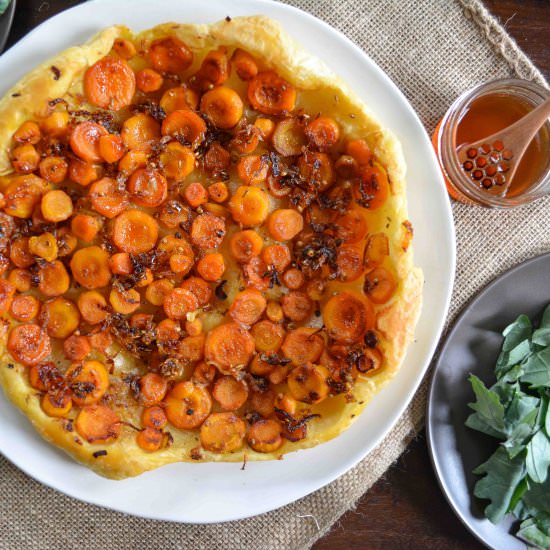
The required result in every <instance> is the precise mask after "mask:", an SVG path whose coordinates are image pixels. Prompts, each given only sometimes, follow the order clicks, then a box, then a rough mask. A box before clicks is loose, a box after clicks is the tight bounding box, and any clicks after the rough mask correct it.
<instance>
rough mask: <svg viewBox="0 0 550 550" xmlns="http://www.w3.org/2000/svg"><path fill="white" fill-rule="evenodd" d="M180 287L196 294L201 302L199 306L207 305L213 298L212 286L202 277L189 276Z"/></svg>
mask: <svg viewBox="0 0 550 550" xmlns="http://www.w3.org/2000/svg"><path fill="white" fill-rule="evenodd" d="M180 287H181V288H183V289H185V290H188V291H189V292H191V294H194V296H195V298H197V301H198V303H199V307H203V306H205V305H207V304H208V303H209V302H210V300H211V299H212V288H211V286H210V285H209V284H208V283H207V282H206V281H205V280H204V279H201V278H200V277H189V278H188V279H185V281H183V283H181V285H180Z"/></svg>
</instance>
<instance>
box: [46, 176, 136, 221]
mask: <svg viewBox="0 0 550 550" xmlns="http://www.w3.org/2000/svg"><path fill="white" fill-rule="evenodd" d="M50 192H51V193H52V192H54V191H50ZM88 197H89V198H90V200H91V202H92V208H93V209H94V210H95V211H96V212H98V213H99V214H101V215H102V216H105V217H106V218H109V219H111V218H114V217H116V216H118V215H119V214H121V213H122V212H124V210H126V209H127V208H128V205H129V204H130V201H129V200H128V194H127V193H126V191H125V189H124V188H121V186H120V185H118V184H117V182H116V180H114V179H113V178H101V179H100V180H97V181H96V182H94V183H93V184H92V186H91V187H90V191H89V193H88ZM42 203H44V199H42ZM42 208H44V207H42Z"/></svg>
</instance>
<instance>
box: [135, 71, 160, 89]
mask: <svg viewBox="0 0 550 550" xmlns="http://www.w3.org/2000/svg"><path fill="white" fill-rule="evenodd" d="M163 83H164V79H163V78H162V76H161V75H160V74H159V73H157V71H154V70H153V69H142V70H141V71H139V72H138V73H137V74H136V86H137V88H138V90H141V91H142V92H146V93H150V92H156V91H157V90H160V89H161V88H162V84H163Z"/></svg>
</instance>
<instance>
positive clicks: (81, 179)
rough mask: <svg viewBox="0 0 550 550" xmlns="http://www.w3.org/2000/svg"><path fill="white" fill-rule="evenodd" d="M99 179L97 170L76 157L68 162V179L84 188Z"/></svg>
mask: <svg viewBox="0 0 550 550" xmlns="http://www.w3.org/2000/svg"><path fill="white" fill-rule="evenodd" d="M98 178H99V168H98V167H97V166H95V165H94V164H91V163H90V162H86V161H84V160H82V159H79V158H77V157H74V158H71V160H70V162H69V179H70V180H72V181H74V182H76V183H78V184H79V185H82V186H84V187H86V186H87V185H90V183H92V182H93V181H95V180H96V179H98Z"/></svg>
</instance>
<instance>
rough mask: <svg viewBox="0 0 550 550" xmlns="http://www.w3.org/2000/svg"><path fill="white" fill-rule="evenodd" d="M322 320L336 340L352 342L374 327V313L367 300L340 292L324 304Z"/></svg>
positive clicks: (329, 333)
mask: <svg viewBox="0 0 550 550" xmlns="http://www.w3.org/2000/svg"><path fill="white" fill-rule="evenodd" d="M323 321H324V323H325V327H326V329H327V332H328V335H329V336H330V337H331V338H333V339H334V340H336V341H337V342H342V343H344V344H352V343H353V342H357V341H358V340H359V339H360V338H362V337H363V335H364V334H365V332H366V331H367V330H369V329H372V328H373V327H374V321H375V314H374V310H373V308H372V306H371V305H370V303H369V302H368V301H367V300H360V299H359V298H357V297H356V296H354V295H353V294H350V293H349V292H342V293H340V294H337V295H335V296H333V297H332V298H330V299H329V300H328V302H327V303H326V304H325V307H324V308H323Z"/></svg>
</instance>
